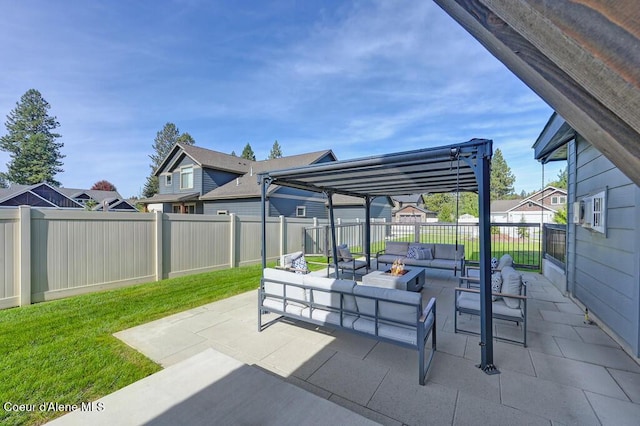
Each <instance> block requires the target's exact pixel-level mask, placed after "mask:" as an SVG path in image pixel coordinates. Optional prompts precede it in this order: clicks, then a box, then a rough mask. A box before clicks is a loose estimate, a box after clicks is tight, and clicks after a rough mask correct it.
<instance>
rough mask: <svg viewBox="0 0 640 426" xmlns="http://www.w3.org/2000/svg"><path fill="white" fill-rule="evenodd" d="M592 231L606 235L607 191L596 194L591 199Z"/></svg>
mask: <svg viewBox="0 0 640 426" xmlns="http://www.w3.org/2000/svg"><path fill="white" fill-rule="evenodd" d="M591 229H593V230H594V231H597V232H602V233H603V234H604V233H606V229H607V228H606V191H602V192H599V193H597V194H595V195H594V196H593V198H592V199H591Z"/></svg>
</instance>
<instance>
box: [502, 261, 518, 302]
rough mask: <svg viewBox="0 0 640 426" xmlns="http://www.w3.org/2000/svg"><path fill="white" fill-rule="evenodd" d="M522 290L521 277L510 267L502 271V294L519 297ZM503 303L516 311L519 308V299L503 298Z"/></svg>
mask: <svg viewBox="0 0 640 426" xmlns="http://www.w3.org/2000/svg"><path fill="white" fill-rule="evenodd" d="M521 290H522V277H521V276H520V274H519V273H518V272H517V271H516V270H515V269H513V267H511V266H506V267H505V268H504V269H502V291H501V292H502V293H504V294H515V295H518V296H520V291H521ZM503 298H504V303H505V304H506V305H507V306H508V307H510V308H514V309H517V308H519V307H520V299H512V298H510V297H506V296H503Z"/></svg>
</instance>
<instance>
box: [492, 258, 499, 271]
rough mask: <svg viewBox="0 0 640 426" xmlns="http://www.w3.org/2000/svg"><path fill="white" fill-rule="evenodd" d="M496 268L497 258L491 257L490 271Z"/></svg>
mask: <svg viewBox="0 0 640 426" xmlns="http://www.w3.org/2000/svg"><path fill="white" fill-rule="evenodd" d="M497 267H498V258H497V257H492V258H491V269H496V268H497Z"/></svg>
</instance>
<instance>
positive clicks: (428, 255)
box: [420, 248, 433, 260]
mask: <svg viewBox="0 0 640 426" xmlns="http://www.w3.org/2000/svg"><path fill="white" fill-rule="evenodd" d="M420 259H421V260H433V251H432V250H431V249H430V248H423V249H422V250H420Z"/></svg>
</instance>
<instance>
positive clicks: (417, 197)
mask: <svg viewBox="0 0 640 426" xmlns="http://www.w3.org/2000/svg"><path fill="white" fill-rule="evenodd" d="M391 198H392V199H393V201H395V202H398V203H403V204H405V203H413V204H423V203H424V195H422V194H411V195H397V196H395V197H391Z"/></svg>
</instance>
